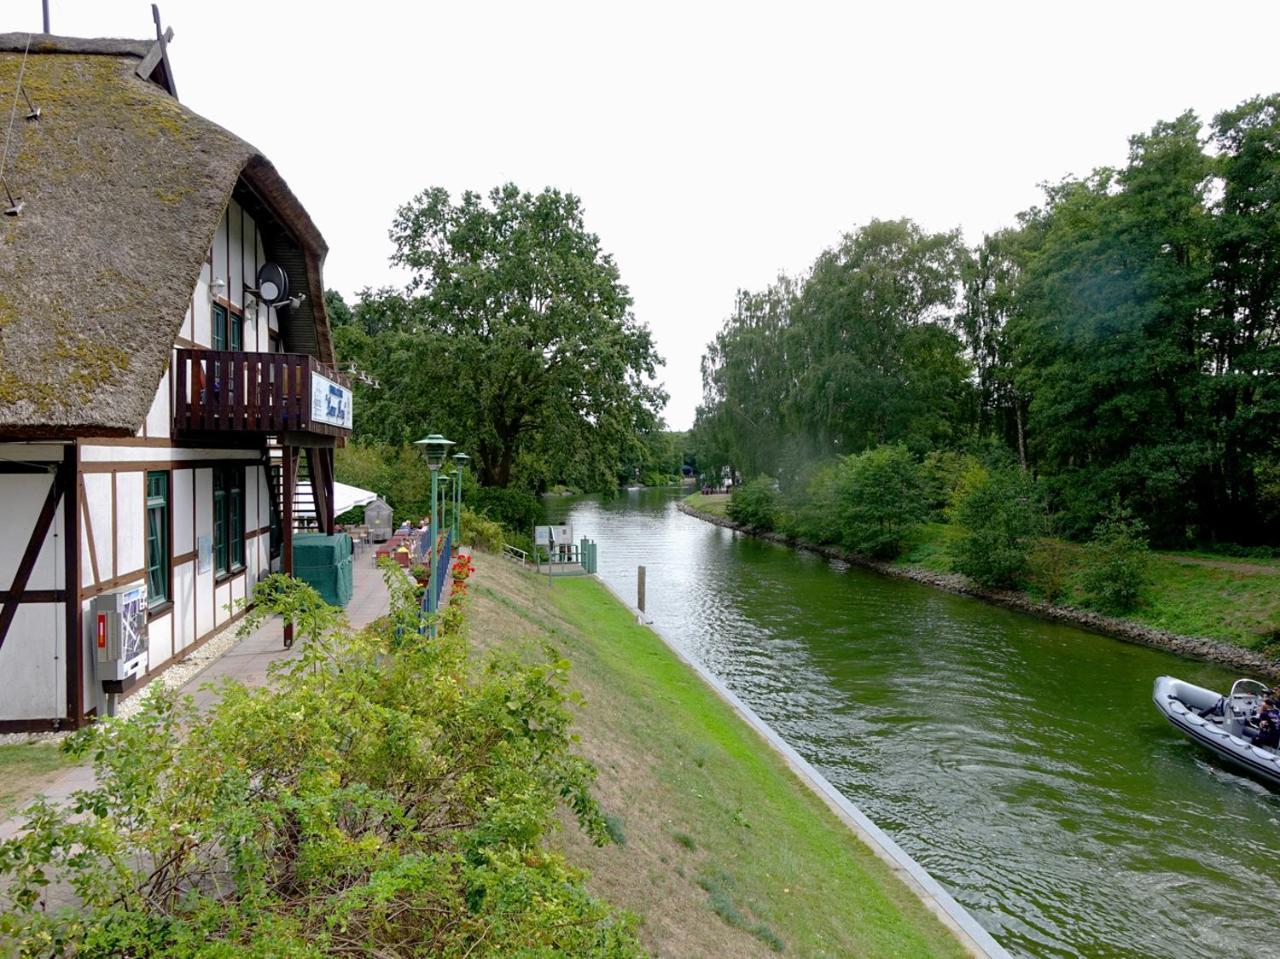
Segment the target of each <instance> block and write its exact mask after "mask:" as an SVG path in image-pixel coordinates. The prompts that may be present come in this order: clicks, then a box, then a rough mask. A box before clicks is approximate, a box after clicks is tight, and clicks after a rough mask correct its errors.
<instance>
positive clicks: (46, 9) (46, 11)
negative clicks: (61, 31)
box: [43, 0, 51, 33]
mask: <svg viewBox="0 0 1280 959" xmlns="http://www.w3.org/2000/svg"><path fill="white" fill-rule="evenodd" d="M43 5H44V32H45V33H50V32H51V31H50V30H49V0H44V4H43Z"/></svg>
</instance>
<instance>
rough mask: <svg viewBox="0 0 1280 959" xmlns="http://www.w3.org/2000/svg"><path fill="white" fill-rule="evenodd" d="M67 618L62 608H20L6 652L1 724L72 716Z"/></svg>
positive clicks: (0, 651) (1, 670) (1, 656)
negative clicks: (68, 701) (70, 713)
mask: <svg viewBox="0 0 1280 959" xmlns="http://www.w3.org/2000/svg"><path fill="white" fill-rule="evenodd" d="M66 616H67V609H66V607H65V606H63V605H62V604H60V603H32V604H26V603H24V604H23V605H21V606H19V607H18V612H17V614H16V615H15V616H14V617H13V623H12V624H11V625H10V627H9V635H8V638H7V639H5V642H4V646H2V647H0V677H3V686H0V693H2V695H0V719H51V718H53V717H55V716H65V715H66V713H67V692H66V690H67V674H66V659H65V651H66V640H65V635H66V633H65V631H66Z"/></svg>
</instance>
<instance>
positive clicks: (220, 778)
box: [0, 570, 641, 959]
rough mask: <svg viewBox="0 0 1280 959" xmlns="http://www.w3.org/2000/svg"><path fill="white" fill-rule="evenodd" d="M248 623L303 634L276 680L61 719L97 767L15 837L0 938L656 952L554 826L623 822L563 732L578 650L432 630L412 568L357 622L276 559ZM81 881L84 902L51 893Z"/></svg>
mask: <svg viewBox="0 0 1280 959" xmlns="http://www.w3.org/2000/svg"><path fill="white" fill-rule="evenodd" d="M263 585H264V586H266V588H265V589H264V588H262V587H261V586H260V587H259V588H258V590H256V591H255V600H256V602H257V606H256V607H255V609H254V610H253V611H252V612H251V613H250V614H249V616H248V617H247V619H248V622H249V623H250V624H254V623H257V622H260V621H261V620H263V619H264V618H265V617H267V616H270V615H272V614H276V613H279V614H283V615H286V616H290V617H293V618H295V619H296V620H297V621H298V622H299V625H300V627H301V630H300V631H301V633H302V634H303V635H305V636H306V637H307V640H306V642H305V643H304V644H303V645H302V647H301V655H300V656H299V657H298V658H296V659H291V660H282V661H278V662H277V663H276V665H275V667H274V668H273V682H272V684H271V685H270V686H263V687H256V688H249V687H246V686H243V685H240V684H238V683H234V682H227V683H224V684H223V686H222V687H221V697H220V700H219V702H218V703H217V704H216V705H214V706H213V707H211V708H210V709H208V710H207V711H204V712H200V711H198V710H197V709H196V707H195V705H194V704H193V703H192V701H191V699H190V697H181V698H180V697H177V696H176V695H175V694H174V693H172V692H168V691H165V690H163V689H161V688H160V687H153V688H152V690H151V691H150V692H149V693H148V694H147V697H146V699H145V700H144V704H143V708H142V710H141V712H140V713H139V714H138V715H137V716H136V717H135V718H134V719H132V720H118V719H108V720H105V721H102V722H99V723H96V724H95V725H93V726H91V727H89V728H87V729H85V730H82V731H80V732H78V733H76V734H75V735H74V737H73V738H72V739H71V741H70V748H71V750H72V751H73V752H74V753H75V754H77V755H79V756H91V757H92V758H93V761H94V771H95V774H96V778H97V782H96V785H94V786H93V787H91V788H88V789H84V790H81V791H79V792H77V793H76V794H75V795H74V796H73V797H72V798H71V800H70V809H67V808H64V807H62V806H60V805H56V804H53V803H49V802H40V803H38V804H36V805H35V806H34V807H33V808H31V809H30V810H29V814H30V818H29V820H28V821H27V823H26V825H25V827H24V829H23V831H22V832H21V833H20V834H19V835H18V836H16V837H15V838H13V839H10V840H8V841H5V842H3V843H0V890H2V891H0V952H4V953H5V954H13V955H21V956H37V955H38V956H48V955H77V956H172V957H194V956H207V955H220V956H246V957H247V956H255V957H266V956H272V957H276V956H280V957H304V956H305V957H313V956H314V957H320V956H331V955H338V954H344V955H377V956H386V957H393V956H396V957H398V956H404V957H407V956H424V955H433V956H435V955H439V956H462V955H470V956H497V955H530V956H531V955H535V954H536V955H551V954H565V955H575V956H593V957H610V959H617V957H631V956H638V955H640V954H641V950H640V947H639V945H638V943H637V941H636V939H635V937H634V934H633V927H634V922H633V920H632V919H630V918H629V917H627V916H625V915H619V914H617V913H613V912H611V911H610V910H609V909H608V908H607V907H606V906H605V905H604V904H602V903H601V902H600V901H598V900H596V899H593V898H592V897H591V896H590V895H589V894H588V893H587V892H586V889H585V887H584V885H583V879H584V876H583V874H582V873H581V872H580V871H578V870H576V869H574V868H573V867H572V866H571V865H569V864H568V863H567V862H566V861H565V860H564V858H563V857H562V856H560V855H559V854H557V853H555V852H552V851H549V850H548V849H547V848H545V846H544V845H543V840H544V837H545V835H546V833H547V831H548V829H550V828H553V826H554V824H555V823H556V821H557V814H556V810H557V807H558V805H559V804H560V803H562V802H563V803H565V804H567V806H568V807H570V808H571V809H572V811H573V813H574V815H575V816H576V819H577V822H578V824H579V826H580V827H581V828H582V829H584V830H585V831H586V833H587V834H588V835H589V836H590V837H591V838H592V839H593V840H594V841H596V842H601V843H602V842H604V841H605V840H606V839H607V832H608V827H607V825H606V823H605V821H604V819H603V817H602V816H601V813H600V810H599V808H598V807H597V805H596V801H595V799H594V798H593V797H592V794H591V785H592V781H593V777H594V770H593V769H592V767H591V766H590V765H589V764H588V763H587V762H586V761H585V760H583V759H581V758H580V757H578V756H577V755H575V754H574V753H573V752H572V751H571V748H570V735H569V724H570V721H571V715H570V712H569V709H568V702H569V698H568V693H567V692H566V689H565V680H566V671H567V669H568V663H566V662H564V661H555V662H540V663H535V664H522V663H521V662H519V661H517V660H516V659H515V658H514V657H502V656H497V655H490V656H486V657H483V658H482V659H480V660H479V661H477V659H474V658H473V657H471V656H469V654H468V650H467V646H466V643H465V641H464V638H463V623H462V615H463V614H462V608H463V607H462V606H461V605H460V604H451V605H450V606H449V607H448V609H447V611H446V613H445V614H444V615H442V617H441V629H440V631H439V635H438V636H437V637H436V638H434V639H432V640H430V641H427V640H425V639H424V638H423V637H422V636H421V635H420V633H419V630H418V626H419V622H420V620H419V613H418V610H417V608H416V606H415V604H414V603H413V599H412V592H413V591H412V589H411V586H412V584H409V583H408V582H407V581H406V579H405V577H404V576H403V575H402V574H401V573H400V572H399V571H398V570H392V571H391V572H390V574H389V576H388V585H389V588H390V589H391V591H392V595H393V607H392V612H391V614H390V615H389V616H388V617H386V618H385V619H384V620H382V621H380V622H379V623H376V624H374V625H373V626H371V627H368V628H366V629H363V630H360V631H358V632H357V631H354V630H352V629H351V628H350V627H349V626H347V625H346V622H345V619H344V618H343V617H342V616H341V613H340V611H338V610H334V609H333V608H332V607H326V606H324V604H323V603H320V602H319V598H318V595H316V594H315V590H313V589H311V587H309V586H305V585H303V584H300V583H297V582H296V581H292V580H288V579H286V578H284V577H281V576H278V575H277V576H273V577H270V578H269V579H268V580H266V581H264V584H263ZM59 883H68V884H69V887H70V889H71V890H72V891H73V892H74V895H75V897H76V898H77V899H78V900H79V902H80V906H79V907H78V908H73V907H69V906H67V907H57V908H55V907H54V906H53V904H51V903H49V902H47V899H48V890H49V889H50V888H51V886H56V885H57V884H59Z"/></svg>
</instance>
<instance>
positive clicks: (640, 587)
mask: <svg viewBox="0 0 1280 959" xmlns="http://www.w3.org/2000/svg"><path fill="white" fill-rule="evenodd" d="M636 609H638V610H640V612H641V613H643V612H644V567H643V566H637V567H636Z"/></svg>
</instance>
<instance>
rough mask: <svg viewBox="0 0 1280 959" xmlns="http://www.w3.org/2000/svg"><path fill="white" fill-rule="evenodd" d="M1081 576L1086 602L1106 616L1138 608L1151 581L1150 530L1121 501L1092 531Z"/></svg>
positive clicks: (1113, 506)
mask: <svg viewBox="0 0 1280 959" xmlns="http://www.w3.org/2000/svg"><path fill="white" fill-rule="evenodd" d="M1087 556H1088V558H1087V560H1086V562H1085V567H1084V571H1083V572H1082V573H1081V574H1080V586H1081V588H1082V589H1083V591H1084V596H1085V602H1086V603H1088V604H1089V605H1090V606H1092V607H1093V608H1094V609H1097V610H1100V611H1101V612H1104V613H1127V612H1130V611H1131V610H1133V609H1136V608H1137V606H1138V604H1139V602H1141V600H1142V592H1143V590H1144V589H1145V588H1146V586H1147V584H1148V583H1149V582H1150V581H1151V548H1150V546H1149V545H1148V542H1147V527H1146V524H1145V523H1143V522H1142V520H1140V519H1137V518H1135V517H1134V516H1133V514H1132V513H1130V512H1129V510H1127V509H1125V508H1124V507H1122V506H1121V505H1120V504H1119V502H1116V503H1113V504H1112V507H1111V509H1110V510H1109V511H1108V513H1107V515H1106V517H1105V518H1104V519H1103V520H1102V522H1101V523H1099V524H1098V525H1097V526H1096V527H1094V530H1093V538H1092V539H1091V540H1090V541H1089V545H1088V547H1087Z"/></svg>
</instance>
